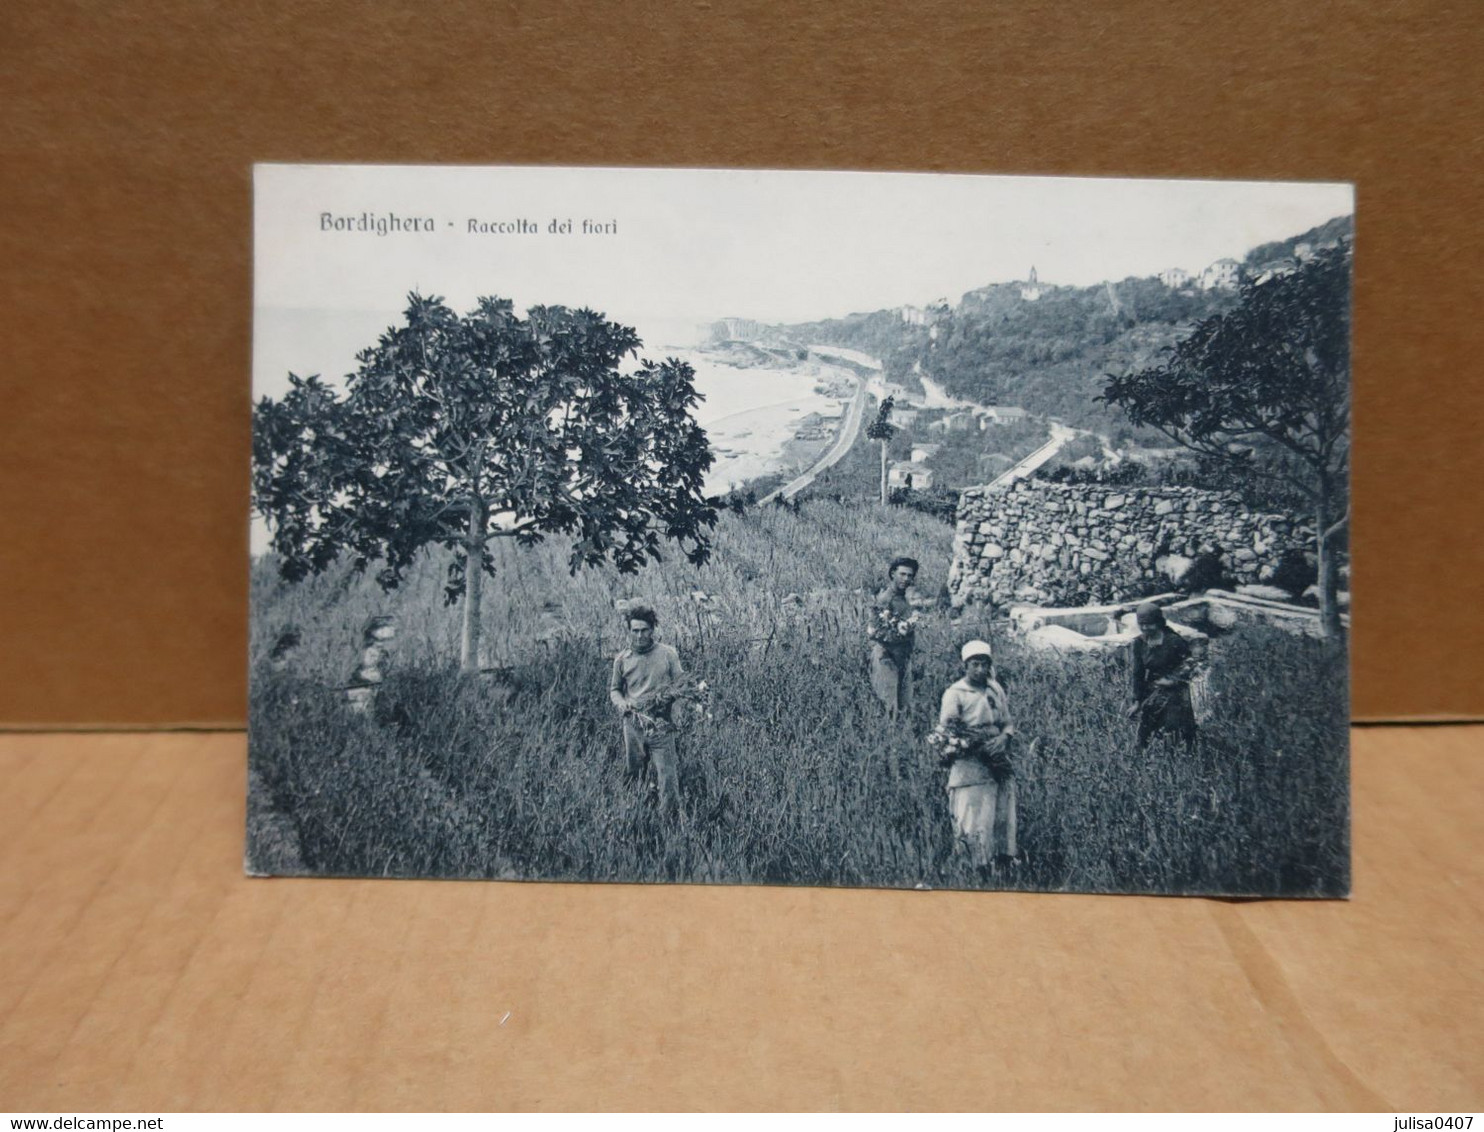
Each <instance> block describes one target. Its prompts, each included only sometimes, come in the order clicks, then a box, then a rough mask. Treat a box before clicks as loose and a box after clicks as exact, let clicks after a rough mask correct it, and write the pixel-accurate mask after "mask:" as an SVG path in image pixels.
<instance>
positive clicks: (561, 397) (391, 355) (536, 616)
mask: <svg viewBox="0 0 1484 1132" xmlns="http://www.w3.org/2000/svg"><path fill="white" fill-rule="evenodd" d="M254 213H255V222H254V233H253V238H254V310H253V364H252V423H253V439H252V469H251V477H252V514H251V519H250V523H251V535H250V545H251V554H252V563H251V574H250V578H251V583H250V584H251V594H250V600H251V611H250V626H251V635H250V655H249V658H248V662H249V666H250V679H249V688H250V705H249V767H248V807H247V850H246V867H247V871H248V872H249V873H251V874H254V875H265V876H273V875H277V876H340V877H346V876H354V877H424V878H462V879H498V880H537V881H577V882H623V883H649V882H670V883H686V884H699V883H707V884H768V885H775V884H789V885H829V886H851V887H878V888H881V887H885V888H919V889H984V890H1018V891H1037V892H1093V893H1148V894H1166V895H1225V896H1257V897H1306V898H1312V897H1319V898H1341V897H1345V896H1347V895H1348V893H1349V889H1350V829H1349V824H1350V802H1349V738H1348V719H1349V693H1348V659H1347V648H1348V646H1347V640H1348V635H1349V627H1350V601H1349V591H1350V560H1349V542H1348V534H1349V532H1348V522H1349V460H1350V432H1351V427H1350V334H1351V327H1350V321H1351V320H1350V301H1351V278H1352V262H1353V240H1354V215H1353V214H1354V191H1353V188H1352V186H1350V185H1348V184H1332V183H1285V182H1276V181H1272V182H1267V181H1250V182H1235V181H1159V180H1132V179H1113V178H1096V179H1094V178H1066V177H1061V178H1048V177H1024V176H1017V177H1003V176H987V175H968V174H941V173H931V174H929V173H875V172H872V173H861V172H802V171H790V172H785V171H757V170H717V169H704V170H703V169H690V170H687V169H668V170H660V169H599V168H591V169H579V168H542V167H416V166H315V165H260V166H257V167H256V169H255V173H254Z"/></svg>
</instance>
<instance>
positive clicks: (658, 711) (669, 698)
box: [631, 673, 711, 731]
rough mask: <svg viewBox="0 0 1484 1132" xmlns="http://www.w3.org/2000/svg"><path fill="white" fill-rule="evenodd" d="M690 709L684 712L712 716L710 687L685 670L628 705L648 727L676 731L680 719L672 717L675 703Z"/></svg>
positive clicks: (705, 716) (696, 716)
mask: <svg viewBox="0 0 1484 1132" xmlns="http://www.w3.org/2000/svg"><path fill="white" fill-rule="evenodd" d="M677 704H679V705H682V706H683V707H686V708H689V709H690V710H689V712H687V713H686V714H688V715H691V716H694V717H695V718H696V719H710V718H711V687H710V685H708V684H707V683H706V681H704V680H697V679H696V678H695V677H694V676H692V675H690V674H689V673H686V674H685V675H684V676H682V677H681V678H680V679H679V680H673V681H671V682H670V683H669V684H666V685H665V686H664V687H663V688H657V689H655V690H654V691H653V692H650V693H649V694H648V695H645V696H642V697H641V698H639V699H638V700H636V701H634V703H633V704H632V705H631V706H632V708H633V711H634V714H635V715H636V716H638V717H639V720H640V722H641V723H643V724H644V725H645V726H646V727H648V728H650V729H651V730H656V731H676V730H679V728H680V725H681V722H682V720H676V719H675V714H676V713H675V711H674V708H675V706H676V705H677Z"/></svg>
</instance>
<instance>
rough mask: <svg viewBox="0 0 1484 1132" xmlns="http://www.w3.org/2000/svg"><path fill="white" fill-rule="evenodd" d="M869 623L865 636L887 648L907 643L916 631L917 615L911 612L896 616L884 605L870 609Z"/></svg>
mask: <svg viewBox="0 0 1484 1132" xmlns="http://www.w3.org/2000/svg"><path fill="white" fill-rule="evenodd" d="M872 613H873V616H872V618H871V623H870V624H869V625H868V626H867V627H866V636H867V637H869V638H870V639H871V640H873V641H875V642H876V643H877V644H879V645H886V646H887V647H888V648H890V647H892V646H893V645H904V644H907V643H909V642H910V641H911V640H912V638H913V636H914V635H915V634H916V633H917V624H918V617H917V614H915V613H911V614H908V615H907V616H906V617H898V616H897V615H896V614H895V613H893V612H892V611H891V610H890V609H887V608H885V607H884V606H883V607H882V608H879V609H875V610H873V611H872Z"/></svg>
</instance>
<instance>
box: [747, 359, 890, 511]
mask: <svg viewBox="0 0 1484 1132" xmlns="http://www.w3.org/2000/svg"><path fill="white" fill-rule="evenodd" d="M867 384H868V383H867V381H866V379H865V378H863V377H856V378H855V396H854V397H853V398H851V401H850V407H849V408H848V409H846V410H845V419H844V420H843V421H841V422H840V431H839V433H838V434H837V435H836V437H835V443H834V444H832V445H830V448H829V451H827V452H826V453H825V454H824V455H823V456H821V457H820V458H819V459H818V460H816V461H814V464H813V465H812V466H811V467H810V468H809V470H808V471H807V472H805V473H804V474H803V475H801V476H799V477H797V478H796V479H792V480H789V481H788V483H786V484H784V485H783V486H782V487H780V488H779V489H778V490H777V491H771V492H769V493H768V494H767V495H765V496H763V497H762V498H761V499H759V500H758V503H759V504H766V503H772V502H773V501H774V500H775V499H792V498H793V497H794V496H796V495H798V494H799V492H801V491H803V490H804V489H805V488H806V487H808V486H809V485H810V484H812V483H813V482H814V481H815V480H816V479H818V478H819V474H820V473H821V472H823V471H825V470H826V469H828V468H833V467H834V466H835V465H836V464H838V463H839V462H840V461H841V460H842V459H843V458H844V457H845V453H847V452H849V451H850V449H851V446H852V445H853V444H855V438H856V437H857V436H859V435H860V430H861V420H862V419H863V418H864V416H865V413H866V387H867Z"/></svg>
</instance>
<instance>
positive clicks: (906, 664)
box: [866, 558, 917, 719]
mask: <svg viewBox="0 0 1484 1132" xmlns="http://www.w3.org/2000/svg"><path fill="white" fill-rule="evenodd" d="M886 574H887V578H888V579H889V580H888V583H887V586H886V588H885V589H884V590H882V591H881V592H880V593H878V594H877V595H876V597H875V599H874V600H873V601H872V603H871V613H870V618H871V620H870V624H869V626H868V627H867V629H866V636H867V637H869V638H870V641H871V690H872V691H874V692H875V693H876V698H877V699H879V700H880V701H881V702H882V703H883V704H885V705H886V711H887V714H889V715H890V716H891V717H892V718H893V719H897V718H900V717H901V716H904V715H906V714H907V712H908V711H909V710H910V709H911V706H912V678H911V670H912V644H913V641H914V639H915V637H916V633H917V615H916V614H915V613H914V612H913V611H912V606H911V604H910V603H909V602H908V601H907V591H908V590H909V589H911V588H912V583H913V582H914V581H916V580H917V559H915V558H893V559H892V560H891V565H890V566H888V567H887V568H886Z"/></svg>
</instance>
